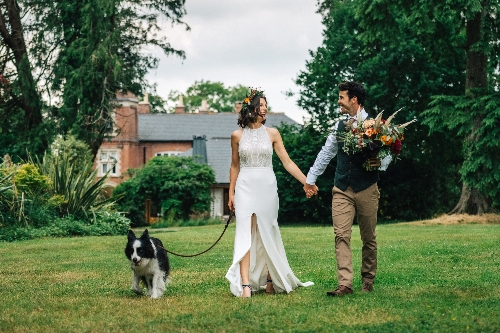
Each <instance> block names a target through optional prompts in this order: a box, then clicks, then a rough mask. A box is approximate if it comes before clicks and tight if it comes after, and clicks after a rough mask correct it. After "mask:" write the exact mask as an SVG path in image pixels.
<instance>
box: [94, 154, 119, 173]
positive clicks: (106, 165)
mask: <svg viewBox="0 0 500 333" xmlns="http://www.w3.org/2000/svg"><path fill="white" fill-rule="evenodd" d="M120 153H121V149H99V152H98V155H97V156H98V158H99V160H98V163H97V167H98V168H99V169H98V170H99V171H98V175H99V177H103V176H104V175H105V174H106V172H107V171H108V170H110V169H111V170H112V171H111V172H110V173H109V175H110V176H112V177H118V176H120Z"/></svg>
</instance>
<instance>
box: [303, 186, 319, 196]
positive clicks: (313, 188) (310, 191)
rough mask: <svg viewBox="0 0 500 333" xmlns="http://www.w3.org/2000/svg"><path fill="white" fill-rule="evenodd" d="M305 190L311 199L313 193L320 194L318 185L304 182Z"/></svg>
mask: <svg viewBox="0 0 500 333" xmlns="http://www.w3.org/2000/svg"><path fill="white" fill-rule="evenodd" d="M304 192H305V193H306V197H307V198H308V199H310V198H311V197H312V196H313V195H317V194H318V187H317V186H316V185H309V184H307V183H306V184H304Z"/></svg>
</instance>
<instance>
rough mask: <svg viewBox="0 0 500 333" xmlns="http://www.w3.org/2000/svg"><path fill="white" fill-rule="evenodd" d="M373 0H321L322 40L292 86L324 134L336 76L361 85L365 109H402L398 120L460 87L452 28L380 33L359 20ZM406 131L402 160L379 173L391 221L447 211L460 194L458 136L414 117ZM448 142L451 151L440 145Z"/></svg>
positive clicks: (459, 57)
mask: <svg viewBox="0 0 500 333" xmlns="http://www.w3.org/2000/svg"><path fill="white" fill-rule="evenodd" d="M377 3H378V2H374V1H340V0H339V1H337V0H326V1H321V2H320V7H319V12H320V13H321V14H322V15H323V24H324V25H325V30H324V33H323V35H324V40H323V44H322V45H321V46H320V47H319V48H318V49H317V50H316V51H312V52H311V57H312V59H311V60H309V61H308V62H307V63H306V70H304V71H302V72H301V73H300V74H299V76H298V77H297V80H296V83H297V84H298V85H299V86H300V88H301V89H300V96H299V100H298V101H299V105H300V106H301V107H303V108H304V109H305V110H306V111H308V113H309V114H310V115H311V123H312V124H313V126H314V127H315V128H317V129H319V130H320V131H321V132H322V133H324V134H327V133H329V132H330V131H331V130H332V125H333V123H334V122H336V121H337V120H338V119H339V117H340V111H339V108H338V106H337V99H338V89H337V88H336V84H337V83H339V82H342V81H346V80H355V81H359V82H362V83H364V85H365V88H366V89H367V100H366V103H365V107H366V110H367V111H368V112H369V113H370V114H371V115H372V116H375V115H376V114H377V113H378V112H380V111H382V110H385V111H384V115H385V117H387V116H389V115H390V114H392V113H393V112H394V111H396V110H397V109H400V108H403V111H401V112H400V113H399V114H398V116H397V118H396V120H395V121H398V122H400V123H403V122H406V121H409V120H412V119H414V117H417V119H418V120H420V119H421V114H422V113H423V112H424V111H425V110H426V109H427V108H428V104H429V103H430V102H431V101H432V96H434V95H438V94H446V95H453V94H459V93H460V92H462V91H463V89H464V85H465V78H464V76H463V69H462V68H461V67H459V66H457V64H460V63H462V62H464V60H465V54H464V53H463V52H461V51H460V50H459V49H457V48H456V47H455V46H456V45H459V43H461V41H462V40H463V36H462V35H460V34H459V33H457V31H455V28H454V27H453V26H451V25H450V24H448V22H438V23H437V24H438V27H439V29H438V30H439V32H440V34H441V35H440V37H439V38H436V37H435V36H434V37H432V38H431V37H430V36H429V35H424V34H420V35H419V34H415V33H414V31H415V30H414V28H413V25H412V24H410V22H407V23H408V24H407V25H403V26H402V27H399V28H398V29H396V30H395V31H392V32H391V33H388V32H387V33H385V32H384V33H382V32H379V33H378V32H376V31H372V30H371V28H372V27H371V26H367V25H366V24H365V23H364V22H365V21H363V19H364V16H363V15H364V14H363V15H362V13H366V15H368V16H370V15H375V14H371V12H368V10H367V9H366V8H365V9H364V10H365V11H362V10H361V9H360V8H361V7H362V6H367V7H369V8H371V7H370V5H371V6H374V7H376V6H377ZM394 8H395V10H396V9H397V6H394ZM375 16H376V15H375ZM386 16H387V13H385V14H384V15H382V14H379V15H378V16H376V17H378V18H379V19H380V20H381V22H385V21H387V20H389V18H390V19H399V18H401V15H400V14H397V13H393V14H392V15H389V16H390V17H389V18H387V19H386ZM401 21H402V24H403V23H404V22H406V21H405V20H404V19H401ZM438 51H440V52H438ZM405 134H406V135H405V143H404V148H403V152H402V155H401V158H402V159H401V161H397V163H393V164H392V165H391V166H390V167H389V169H388V171H387V172H382V173H381V180H380V182H379V186H380V187H381V189H382V191H381V200H380V212H381V214H382V215H383V216H385V217H387V218H392V219H415V218H424V217H429V216H432V215H433V214H436V213H439V212H444V211H447V210H449V209H450V208H451V207H452V205H453V202H454V201H456V200H457V199H458V197H459V193H460V191H459V188H458V187H457V183H458V181H459V178H458V174H457V170H458V168H459V166H460V164H461V162H462V157H461V156H460V149H461V146H462V143H461V141H460V140H457V136H456V135H455V133H453V132H449V131H447V132H439V133H438V132H435V133H433V134H431V135H429V133H428V127H427V126H423V125H422V124H421V123H420V122H418V123H415V124H412V125H411V126H410V127H409V128H408V129H407V131H406V132H405ZM450 143H453V145H454V147H457V148H456V149H447V148H445V147H446V145H447V144H450ZM322 177H323V176H321V177H320V178H319V179H318V183H319V184H320V183H321V181H322ZM429 180H431V181H429ZM424 185H425V186H424ZM429 193H432V195H429Z"/></svg>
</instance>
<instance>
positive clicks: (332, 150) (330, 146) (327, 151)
mask: <svg viewBox="0 0 500 333" xmlns="http://www.w3.org/2000/svg"><path fill="white" fill-rule="evenodd" d="M336 128H337V126H335V129H336ZM335 132H336V131H334V132H333V133H332V134H330V135H329V136H328V138H327V139H326V142H325V145H324V146H323V147H322V148H321V150H320V152H319V153H318V156H317V157H316V161H314V165H313V166H312V167H311V168H310V169H309V172H308V173H307V179H306V183H307V184H309V185H314V184H315V183H316V179H317V178H318V177H319V176H320V175H321V174H323V172H325V169H326V167H327V166H328V164H329V163H330V161H331V160H332V158H334V157H335V155H337V151H338V145H337V137H336V136H335Z"/></svg>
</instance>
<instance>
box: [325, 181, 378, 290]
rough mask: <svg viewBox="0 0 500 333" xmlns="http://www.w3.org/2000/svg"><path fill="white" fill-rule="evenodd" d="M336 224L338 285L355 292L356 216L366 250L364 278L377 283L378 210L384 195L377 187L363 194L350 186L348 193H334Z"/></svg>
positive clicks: (333, 214)
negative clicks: (353, 238)
mask: <svg viewBox="0 0 500 333" xmlns="http://www.w3.org/2000/svg"><path fill="white" fill-rule="evenodd" d="M332 194H333V199H332V220H333V229H334V231H335V255H336V256H337V276H338V284H339V285H342V286H346V287H349V288H351V289H352V281H353V269H352V253H351V232H352V224H353V221H354V216H355V215H357V217H358V224H359V230H360V234H361V240H362V241H363V248H362V266H361V277H362V280H363V282H369V283H373V281H374V279H375V274H376V272H377V239H376V233H375V227H376V226H377V210H378V201H379V198H380V192H379V190H378V186H377V183H375V184H373V185H372V186H370V187H368V188H367V189H365V190H363V191H359V192H354V191H353V189H352V188H351V187H350V186H349V187H347V189H346V190H345V191H342V190H340V189H339V188H338V187H336V186H335V187H334V188H333V190H332Z"/></svg>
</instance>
